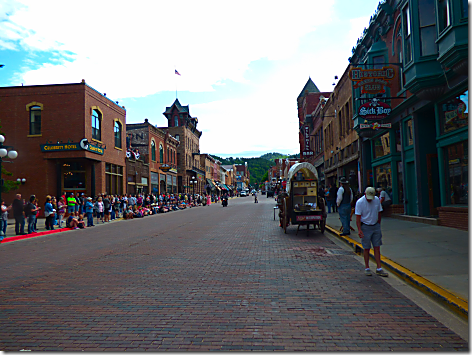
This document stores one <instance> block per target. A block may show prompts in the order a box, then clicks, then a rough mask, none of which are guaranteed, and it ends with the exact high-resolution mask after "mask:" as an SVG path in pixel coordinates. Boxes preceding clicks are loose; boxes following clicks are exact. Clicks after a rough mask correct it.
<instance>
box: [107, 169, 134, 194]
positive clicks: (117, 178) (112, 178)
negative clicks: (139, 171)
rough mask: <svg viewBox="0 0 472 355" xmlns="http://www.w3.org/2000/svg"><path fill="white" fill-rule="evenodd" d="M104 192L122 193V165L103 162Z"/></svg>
mask: <svg viewBox="0 0 472 355" xmlns="http://www.w3.org/2000/svg"><path fill="white" fill-rule="evenodd" d="M105 180H106V183H105V184H106V190H107V191H106V193H107V194H112V195H121V194H122V193H123V167H122V166H119V165H114V164H109V163H106V164H105ZM128 181H129V176H128Z"/></svg>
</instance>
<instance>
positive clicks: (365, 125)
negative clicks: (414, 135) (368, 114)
mask: <svg viewBox="0 0 472 355" xmlns="http://www.w3.org/2000/svg"><path fill="white" fill-rule="evenodd" d="M359 128H360V129H373V130H378V129H380V128H392V124H391V123H378V122H375V123H361V124H359Z"/></svg>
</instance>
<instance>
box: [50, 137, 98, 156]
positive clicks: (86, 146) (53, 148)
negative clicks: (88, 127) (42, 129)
mask: <svg viewBox="0 0 472 355" xmlns="http://www.w3.org/2000/svg"><path fill="white" fill-rule="evenodd" d="M72 150H87V151H89V152H92V153H95V154H100V155H103V153H104V152H105V149H104V148H102V147H99V146H96V145H93V144H90V143H89V142H88V141H87V139H85V138H84V139H82V140H81V141H80V142H79V143H60V144H42V145H41V151H42V152H46V153H49V152H68V151H72Z"/></svg>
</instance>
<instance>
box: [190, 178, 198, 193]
mask: <svg viewBox="0 0 472 355" xmlns="http://www.w3.org/2000/svg"><path fill="white" fill-rule="evenodd" d="M190 183H191V184H192V188H193V195H195V184H197V183H198V180H197V178H196V177H195V176H192V180H190Z"/></svg>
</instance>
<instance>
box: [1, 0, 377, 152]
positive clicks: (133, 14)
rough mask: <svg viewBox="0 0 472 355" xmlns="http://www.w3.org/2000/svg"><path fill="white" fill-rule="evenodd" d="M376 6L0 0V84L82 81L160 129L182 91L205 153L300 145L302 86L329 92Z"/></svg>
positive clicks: (344, 0) (327, 1) (321, 0)
mask: <svg viewBox="0 0 472 355" xmlns="http://www.w3.org/2000/svg"><path fill="white" fill-rule="evenodd" d="M378 3H379V0H308V1H304V0H297V1H279V2H277V1H266V0H258V1H245V0H241V1H237V2H236V1H234V2H230V1H221V0H220V1H205V0H201V1H194V0H193V1H178V0H172V1H170V0H169V1H167V0H166V1H164V0H160V1H158V0H149V1H146V0H136V1H133V2H129V1H126V2H125V1H119V0H114V1H109V0H93V1H91V0H81V1H80V2H67V1H63V0H60V1H58V0H41V1H38V0H0V64H3V65H4V67H3V68H1V69H0V86H20V85H46V84H65V83H79V82H81V81H82V79H85V81H86V83H87V85H89V86H91V87H93V88H94V89H95V90H97V91H99V92H101V93H106V95H107V97H108V98H110V99H112V100H113V101H118V102H119V105H120V106H125V108H126V122H127V123H139V122H143V121H144V119H145V118H147V119H149V121H150V122H151V123H152V124H154V125H156V126H158V127H165V126H167V120H166V118H165V117H164V115H163V114H162V113H163V112H164V111H165V109H166V107H168V106H171V105H172V103H173V102H174V101H175V99H176V98H178V99H179V102H180V103H181V104H182V105H189V109H190V114H191V116H192V117H197V118H198V126H197V129H199V130H200V131H202V132H203V134H202V136H201V138H200V151H201V152H202V153H209V154H214V155H217V156H221V157H229V156H232V157H258V156H261V155H262V154H265V153H270V152H278V153H283V154H296V153H299V143H298V116H297V115H298V114H297V97H298V95H299V94H300V92H301V91H302V89H303V87H304V86H305V84H306V82H307V80H308V78H310V77H311V79H312V80H313V82H314V83H315V84H316V86H317V87H318V88H319V90H320V91H322V92H324V91H326V92H329V91H332V90H333V88H334V86H333V84H334V83H335V82H336V80H335V79H334V77H335V76H336V75H337V76H338V77H340V76H341V75H342V74H343V73H344V71H345V69H346V67H347V65H348V58H349V57H350V56H351V49H352V47H353V46H354V45H355V43H356V42H357V39H358V38H359V37H360V36H361V35H362V31H363V29H364V27H368V24H369V18H370V17H371V16H372V15H373V14H374V12H375V10H376V8H377V5H378ZM175 70H177V71H178V72H179V73H180V75H176V74H175Z"/></svg>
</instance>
